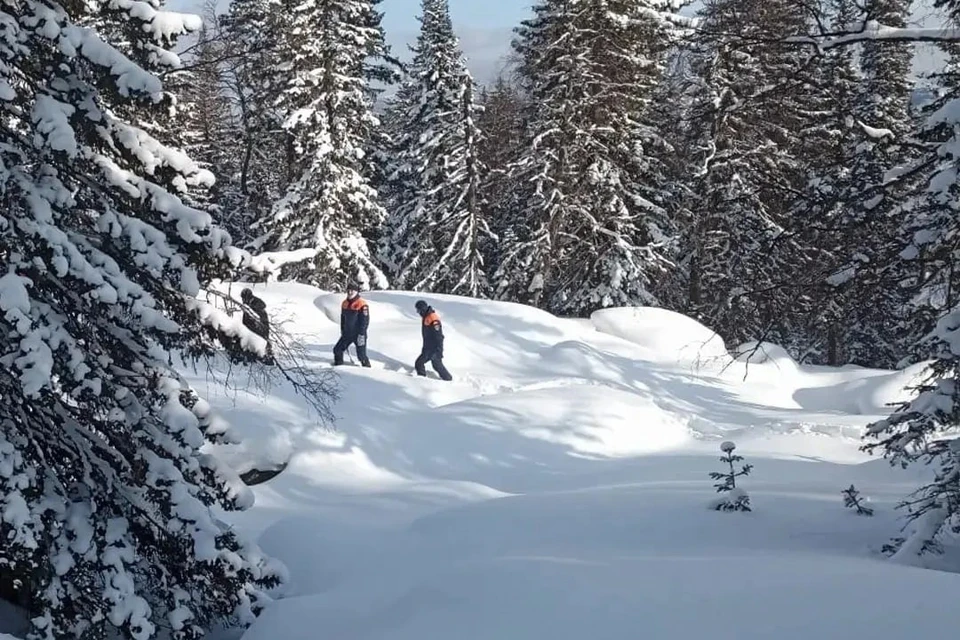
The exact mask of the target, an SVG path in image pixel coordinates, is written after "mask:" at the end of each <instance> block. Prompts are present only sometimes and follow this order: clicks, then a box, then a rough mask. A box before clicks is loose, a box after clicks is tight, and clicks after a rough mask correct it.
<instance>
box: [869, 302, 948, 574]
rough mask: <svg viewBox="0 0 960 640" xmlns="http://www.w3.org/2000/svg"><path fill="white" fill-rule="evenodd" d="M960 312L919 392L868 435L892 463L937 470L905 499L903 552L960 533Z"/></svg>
mask: <svg viewBox="0 0 960 640" xmlns="http://www.w3.org/2000/svg"><path fill="white" fill-rule="evenodd" d="M958 331H960V311H957V310H956V309H955V310H954V311H952V312H951V313H950V314H948V315H946V316H945V317H944V318H943V319H941V320H940V322H939V323H938V326H937V329H936V331H935V334H934V337H933V338H932V343H933V346H934V348H935V349H936V352H935V356H936V360H935V361H934V363H933V365H932V367H931V368H930V371H929V374H928V377H927V379H926V380H925V382H924V383H923V384H922V385H921V386H920V387H919V388H918V393H917V396H916V397H915V398H914V399H913V400H912V401H910V402H908V403H906V404H904V405H903V406H901V407H900V408H899V409H898V410H897V411H896V412H894V413H893V414H892V415H891V416H890V417H889V418H886V419H884V420H881V421H879V422H875V423H873V424H872V425H870V427H869V428H868V430H867V433H866V435H865V436H864V437H865V438H866V439H868V440H872V441H873V442H870V443H868V444H867V445H865V446H864V448H865V449H866V450H867V451H871V452H872V451H875V450H880V451H882V453H883V455H884V457H885V458H887V459H888V460H889V461H890V462H891V464H899V465H901V466H904V467H906V466H907V465H908V464H911V463H914V462H917V461H923V462H924V463H926V464H932V465H934V468H935V469H936V473H935V477H934V479H933V481H932V482H930V483H929V484H926V485H924V486H923V487H921V488H920V489H918V490H917V491H916V492H914V493H913V494H912V495H911V496H910V497H909V498H907V499H906V500H904V501H903V503H901V505H900V508H902V509H904V510H905V511H906V512H907V518H908V521H909V523H910V524H912V525H913V529H912V531H911V532H910V533H909V535H908V536H907V537H906V538H902V539H898V541H897V544H896V545H895V546H896V547H897V549H896V552H897V554H900V555H901V556H903V557H906V556H913V555H922V554H925V553H929V552H934V553H936V552H940V551H941V550H942V542H943V540H944V538H945V537H946V536H948V535H951V534H954V535H955V534H960V428H958V425H960V386H958V384H957V379H958V374H960V349H958V347H957V346H956V345H957V344H960V343H958V340H957V335H958V334H957V332H958Z"/></svg>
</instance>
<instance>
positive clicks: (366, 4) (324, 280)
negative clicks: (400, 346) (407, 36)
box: [262, 0, 387, 289]
mask: <svg viewBox="0 0 960 640" xmlns="http://www.w3.org/2000/svg"><path fill="white" fill-rule="evenodd" d="M280 5H281V10H282V11H283V13H284V18H285V19H284V22H283V29H282V32H281V33H280V35H279V44H278V45H277V46H278V52H279V56H280V58H281V60H282V61H283V63H282V66H280V67H279V68H277V69H275V70H274V73H275V74H276V75H277V76H278V77H279V78H281V79H282V80H283V88H282V91H281V92H280V93H279V95H278V96H277V99H276V106H277V108H278V109H279V110H280V112H281V113H282V115H283V117H284V121H283V127H284V129H285V131H286V132H287V133H288V136H289V138H288V140H289V141H290V145H291V146H290V147H289V149H288V151H289V159H290V164H289V166H290V170H291V180H290V182H289V184H288V186H287V188H286V192H285V194H284V196H283V198H281V199H280V200H279V201H278V202H277V203H276V204H275V206H274V207H273V211H272V213H271V214H270V217H269V218H268V219H266V220H264V221H263V225H262V228H263V231H264V238H263V243H262V248H263V249H264V250H266V251H299V253H298V254H297V255H298V256H301V255H302V256H303V257H304V258H306V259H303V260H300V261H297V262H291V263H289V264H288V265H287V266H286V267H285V268H284V269H283V270H282V272H281V276H282V277H284V278H293V279H297V280H302V281H307V282H311V283H313V284H315V285H317V286H320V287H322V288H325V289H342V288H343V287H344V286H345V285H346V284H347V282H348V281H350V280H358V281H359V282H360V283H361V284H362V285H363V286H364V287H371V288H379V287H385V286H386V285H387V279H386V277H385V276H384V274H383V273H382V272H381V271H380V268H379V267H378V266H377V263H376V261H375V259H374V257H373V255H372V254H371V251H370V247H369V242H368V236H370V235H372V234H374V233H376V232H377V230H378V228H379V227H380V225H381V224H382V223H383V221H384V218H385V215H386V213H385V211H384V209H383V208H382V207H381V205H380V202H379V197H378V194H377V193H376V190H374V189H373V188H372V186H371V185H370V182H369V177H368V176H367V175H365V174H366V173H367V171H366V170H367V169H368V163H367V160H366V152H367V142H368V141H369V139H370V137H371V135H372V132H373V131H374V129H375V128H376V127H377V126H378V125H379V122H378V120H377V118H376V117H375V116H374V114H373V112H372V100H373V93H372V92H371V90H370V88H369V86H368V79H369V78H370V77H371V75H373V74H375V72H376V71H377V70H378V69H379V68H380V67H379V66H377V64H378V62H377V61H379V60H382V59H383V58H384V57H385V55H386V45H385V44H384V37H383V31H382V29H381V28H380V24H379V22H380V20H379V17H380V16H379V14H378V13H377V12H376V11H375V10H374V3H373V2H372V1H371V0H343V1H341V2H331V3H319V4H318V3H312V2H306V3H305V2H300V1H299V0H283V1H282V2H280Z"/></svg>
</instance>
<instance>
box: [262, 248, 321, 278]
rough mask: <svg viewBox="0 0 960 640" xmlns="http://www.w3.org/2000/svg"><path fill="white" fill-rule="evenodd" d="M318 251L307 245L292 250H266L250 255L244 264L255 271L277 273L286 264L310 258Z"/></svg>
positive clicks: (268, 273)
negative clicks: (303, 247) (306, 246)
mask: <svg viewBox="0 0 960 640" xmlns="http://www.w3.org/2000/svg"><path fill="white" fill-rule="evenodd" d="M318 253H319V252H318V251H317V249H315V248H309V247H308V248H305V249H294V250H292V251H267V252H264V253H260V254H257V255H255V256H251V257H250V258H249V262H248V263H247V265H246V266H247V267H248V268H249V269H251V270H253V271H255V272H257V273H264V274H267V275H270V274H273V273H278V272H279V271H280V270H281V269H282V268H283V267H284V266H286V265H289V264H297V263H299V262H306V261H307V260H312V259H313V258H316V257H317V254H318Z"/></svg>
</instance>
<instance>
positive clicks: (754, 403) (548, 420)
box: [187, 284, 960, 640]
mask: <svg viewBox="0 0 960 640" xmlns="http://www.w3.org/2000/svg"><path fill="white" fill-rule="evenodd" d="M222 286H224V287H227V286H230V287H231V288H232V289H239V288H242V287H243V286H251V287H253V289H254V292H255V293H256V295H258V296H261V297H262V298H263V299H264V300H265V301H266V303H267V307H268V310H269V311H270V313H271V315H272V316H273V321H274V322H275V323H282V324H284V326H285V327H286V328H287V329H288V330H290V331H292V332H293V333H294V334H295V335H296V337H297V339H298V340H299V341H300V342H301V343H302V345H303V348H304V349H305V353H306V356H307V357H308V359H309V360H310V361H311V362H313V363H314V366H316V367H318V368H323V367H328V366H330V365H329V362H330V361H331V349H332V346H333V344H334V342H335V341H336V339H337V337H338V333H339V324H338V321H339V311H340V302H341V300H342V296H341V295H339V294H329V293H325V292H322V291H319V290H317V289H314V288H312V287H309V286H306V285H301V284H268V285H260V284H258V285H243V284H232V285H222ZM364 298H365V299H366V300H367V301H368V302H369V304H370V315H371V325H370V336H369V347H368V353H369V355H370V359H371V360H372V362H373V367H372V368H371V369H363V368H360V367H358V366H349V364H348V365H347V366H344V367H342V368H340V369H339V371H340V373H341V380H340V384H341V394H342V397H341V398H340V400H339V402H338V403H337V404H336V405H335V413H336V414H337V420H336V424H335V425H333V428H325V427H324V426H322V425H320V424H318V423H317V420H316V417H315V416H314V415H312V414H311V413H310V411H309V410H308V409H307V406H306V404H305V403H304V402H302V401H301V400H300V399H298V397H297V396H296V395H295V394H294V393H293V391H292V390H291V389H289V388H283V387H277V388H272V389H268V390H266V391H261V390H258V389H257V385H254V384H252V383H250V384H248V383H247V382H246V379H245V378H244V373H243V372H238V371H236V370H234V371H233V372H232V375H231V377H230V378H229V381H230V382H231V385H229V386H228V388H229V389H230V390H229V391H224V389H223V387H222V384H221V383H222V380H223V378H224V375H223V374H225V371H222V370H218V369H217V368H216V367H214V369H212V370H206V369H204V370H203V371H199V372H197V371H193V370H187V374H188V376H189V377H190V378H191V382H192V383H193V384H194V385H195V386H196V388H197V390H198V392H199V393H200V394H201V395H203V396H204V397H206V398H208V399H209V401H210V403H211V408H212V410H213V411H217V412H219V413H220V414H221V416H222V417H223V418H225V419H226V420H228V421H229V422H230V423H231V428H232V429H233V430H234V431H235V432H236V435H238V436H240V438H241V440H242V442H240V443H239V444H230V445H217V446H216V447H213V449H214V452H215V453H216V454H217V455H219V456H222V457H223V458H224V459H225V460H227V461H229V462H230V463H231V464H232V465H233V466H234V467H235V468H236V469H237V470H238V471H240V472H244V471H249V470H251V469H259V470H274V471H275V470H278V469H282V471H281V472H280V473H279V475H276V476H275V477H273V478H271V479H270V480H268V481H266V482H264V483H262V484H258V485H256V486H254V487H253V491H254V493H255V494H256V502H255V505H254V506H253V507H252V508H251V509H250V510H249V511H246V512H243V513H240V514H237V515H235V516H231V518H232V522H233V524H234V525H235V526H236V527H238V528H239V529H240V530H242V531H244V532H246V533H249V534H251V535H254V536H257V537H258V538H259V543H260V545H261V546H262V548H263V550H264V552H266V553H268V554H270V555H272V556H274V557H276V558H278V559H279V560H281V561H282V562H283V563H285V565H286V566H287V568H288V570H289V574H290V580H289V582H288V584H287V585H286V586H285V587H284V589H285V590H284V591H283V592H282V593H280V594H277V595H278V598H279V599H278V600H277V601H276V602H275V603H274V604H273V605H271V606H270V607H269V608H268V609H267V610H266V612H265V613H264V614H263V615H262V616H261V617H260V618H259V619H258V620H257V621H256V622H255V623H254V624H253V626H252V627H251V628H250V629H249V630H247V631H246V632H245V633H242V632H240V631H221V632H219V633H214V634H212V637H213V638H217V639H219V640H223V639H225V638H238V637H241V636H242V638H244V640H273V639H275V638H283V639H284V640H314V639H315V638H316V637H317V634H318V633H322V634H323V636H324V637H329V638H336V639H338V640H353V639H360V638H364V639H377V640H386V639H390V640H407V639H410V640H413V639H417V640H422V639H423V638H439V637H450V638H458V639H474V638H476V639H481V638H482V639H485V640H486V639H490V638H498V639H507V638H517V639H520V638H523V639H529V638H540V637H544V638H552V639H567V638H569V639H571V640H572V639H574V638H576V639H577V640H579V639H580V638H582V637H583V636H585V635H589V636H590V637H592V638H609V639H611V640H613V639H618V640H619V639H622V638H629V637H639V636H641V635H642V636H643V637H650V638H700V637H708V636H709V637H712V638H730V639H733V638H737V639H738V640H742V639H745V638H746V639H757V640H760V639H763V640H768V639H769V638H771V637H776V638H781V639H783V638H787V639H798V640H799V639H807V638H854V637H870V638H871V639H872V640H885V639H888V638H889V639H891V640H892V639H897V640H899V639H901V638H903V637H907V636H913V635H919V636H924V635H932V634H934V633H943V632H945V631H946V630H948V629H954V628H956V627H957V625H958V624H960V610H958V609H957V607H956V603H955V597H954V594H956V593H957V589H958V588H960V575H957V574H953V573H947V572H942V571H933V570H929V569H925V568H922V567H912V566H903V565H902V564H899V563H894V562H891V561H889V560H888V559H887V558H886V557H885V556H883V555H882V554H881V553H880V549H881V547H882V546H883V545H884V544H885V543H886V542H887V541H888V540H889V538H890V537H891V536H893V535H897V534H898V533H899V531H900V526H901V521H900V516H901V514H900V513H899V512H897V511H895V509H894V506H895V505H896V503H897V502H898V501H899V500H900V499H902V498H903V497H904V496H905V495H906V494H907V493H908V492H909V491H910V490H912V489H913V488H915V487H916V485H917V481H918V479H919V477H920V475H921V474H923V473H925V472H924V471H923V470H922V469H913V468H911V469H909V470H906V471H904V470H900V469H894V468H891V467H890V466H889V465H888V464H887V463H886V462H884V461H882V460H879V459H871V458H870V457H868V456H866V454H864V453H862V452H861V451H860V450H859V446H860V444H861V442H860V439H859V438H860V435H861V434H862V432H863V429H864V427H865V425H866V424H867V423H869V422H870V421H873V420H876V419H878V418H879V417H882V416H883V415H884V414H885V413H886V412H887V411H889V408H887V407H886V406H885V403H886V402H892V401H895V400H898V399H900V398H901V397H902V396H903V394H904V392H903V387H904V386H906V385H909V384H911V383H912V381H913V379H914V378H915V377H916V375H917V374H918V373H919V369H916V368H915V369H908V370H905V371H901V372H890V371H880V370H870V369H862V368H859V367H844V368H828V367H819V366H818V367H814V366H807V365H801V364H798V363H796V362H793V361H790V362H787V361H786V359H788V358H789V356H788V355H787V354H786V353H785V352H784V351H783V350H782V349H779V348H778V347H776V345H770V344H768V343H764V344H760V345H757V344H754V345H744V347H746V346H751V347H755V349H754V350H753V351H752V352H751V355H747V356H744V355H742V352H743V348H741V349H733V350H732V353H731V354H730V355H726V356H725V357H724V353H723V352H722V351H721V349H720V348H718V347H719V345H718V341H719V340H720V339H719V338H718V337H717V336H716V335H715V334H714V333H713V332H712V331H710V330H709V329H707V328H706V327H703V326H702V325H699V324H698V323H696V322H695V321H693V320H691V319H689V318H685V317H682V316H677V315H676V314H672V313H669V312H664V311H661V310H656V309H644V308H640V309H614V310H608V311H603V312H600V313H597V314H595V315H594V318H593V320H592V321H584V320H568V319H562V318H557V317H555V316H552V315H550V314H548V313H546V312H543V311H539V310H536V309H533V308H530V307H526V306H521V305H517V304H510V303H504V302H489V301H481V300H476V299H470V298H459V297H453V296H444V295H428V294H422V293H404V292H371V293H365V294H364ZM420 298H424V299H426V300H427V301H428V302H429V303H430V304H431V305H433V306H434V307H435V308H436V310H437V312H438V313H439V314H440V315H441V318H442V319H443V323H444V331H445V333H446V335H447V340H446V351H445V362H446V364H447V365H448V367H449V368H450V370H451V372H452V373H453V375H454V381H453V382H449V383H447V382H443V381H441V380H439V379H437V378H436V377H435V376H434V375H433V373H432V372H430V375H429V377H427V378H418V377H416V376H415V375H414V374H413V366H412V364H413V360H414V359H415V358H416V356H417V354H418V353H419V348H420V329H419V318H418V316H417V315H416V311H415V309H414V302H415V301H416V300H418V299H420ZM719 344H720V345H722V342H720V343H719ZM658 345H661V346H660V349H659V350H658ZM693 345H702V347H703V350H704V356H705V357H693V355H692V352H691V351H690V350H691V349H692V347H693ZM737 352H741V357H739V358H737V357H736V354H737ZM706 356H708V357H706ZM348 363H349V360H348ZM727 441H730V442H732V443H735V444H736V453H737V454H739V455H742V456H743V457H744V459H745V462H746V463H750V464H752V465H754V468H753V471H752V472H751V474H750V475H748V476H745V477H741V478H738V479H737V487H738V488H741V487H742V489H743V490H745V491H747V492H748V493H749V495H750V499H751V502H750V505H751V508H752V511H751V512H749V513H744V512H717V511H711V510H710V509H709V507H710V505H711V503H712V502H713V501H714V500H715V498H716V497H717V496H718V494H717V493H715V491H714V488H713V486H712V485H713V483H712V481H711V480H710V478H709V477H708V474H709V473H710V472H711V471H716V470H722V469H723V468H724V467H725V464H724V463H721V462H720V460H719V458H720V456H721V455H723V454H722V452H721V446H722V445H723V444H724V443H726V442H727ZM738 468H739V466H738ZM851 484H856V486H857V487H858V488H859V489H861V490H862V491H863V492H864V493H865V494H867V495H869V496H870V505H871V507H872V508H874V509H875V516H874V517H872V518H862V517H856V516H855V515H854V514H853V513H852V512H851V511H850V510H848V509H846V508H845V507H844V504H843V500H842V496H841V491H842V490H843V489H844V488H846V487H849V486H850V485H851ZM937 561H938V560H937V559H936V558H934V559H933V560H925V562H937ZM940 561H942V560H940ZM852 599H855V602H856V605H855V606H852V605H851V601H852ZM725 620H726V621H728V622H724V621H725Z"/></svg>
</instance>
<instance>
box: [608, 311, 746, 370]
mask: <svg viewBox="0 0 960 640" xmlns="http://www.w3.org/2000/svg"><path fill="white" fill-rule="evenodd" d="M590 319H591V320H592V321H593V324H594V326H595V327H596V328H597V330H598V331H601V332H603V333H608V334H610V335H613V336H617V337H618V338H623V339H624V340H628V341H630V342H632V343H634V344H636V345H639V346H640V347H643V348H644V349H645V350H646V351H647V352H648V354H649V355H648V357H649V359H650V360H651V361H654V362H663V363H670V364H678V365H706V366H710V367H717V366H721V367H722V366H723V365H724V364H726V363H727V362H728V361H729V359H730V356H729V354H728V353H727V348H726V345H724V343H723V338H721V337H720V336H719V335H718V334H717V333H716V332H714V331H713V330H711V329H709V328H707V327H705V326H703V325H702V324H700V323H699V322H697V321H696V320H694V319H692V318H689V317H687V316H684V315H681V314H679V313H676V312H674V311H668V310H667V309H660V308H658V307H621V308H616V309H601V310H600V311H595V312H594V313H593V314H592V315H591V316H590Z"/></svg>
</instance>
